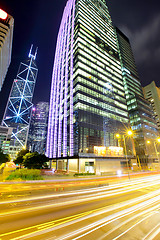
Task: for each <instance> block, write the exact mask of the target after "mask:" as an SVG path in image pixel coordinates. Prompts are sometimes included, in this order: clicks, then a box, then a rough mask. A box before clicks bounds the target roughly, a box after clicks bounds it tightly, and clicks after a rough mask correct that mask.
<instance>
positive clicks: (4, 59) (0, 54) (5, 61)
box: [0, 9, 14, 91]
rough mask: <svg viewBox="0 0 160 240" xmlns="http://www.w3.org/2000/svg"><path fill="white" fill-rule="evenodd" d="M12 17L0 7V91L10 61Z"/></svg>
mask: <svg viewBox="0 0 160 240" xmlns="http://www.w3.org/2000/svg"><path fill="white" fill-rule="evenodd" d="M13 27H14V19H13V17H12V16H10V15H9V14H7V13H6V12H4V11H3V10H2V9H0V91H1V88H2V85H3V82H4V79H5V77H6V74H7V71H8V67H9V65H10V62H11V52H12V40H13Z"/></svg>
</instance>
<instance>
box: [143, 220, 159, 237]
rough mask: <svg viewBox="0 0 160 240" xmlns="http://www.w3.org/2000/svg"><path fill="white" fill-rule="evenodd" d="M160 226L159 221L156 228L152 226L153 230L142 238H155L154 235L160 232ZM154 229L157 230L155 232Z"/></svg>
mask: <svg viewBox="0 0 160 240" xmlns="http://www.w3.org/2000/svg"><path fill="white" fill-rule="evenodd" d="M159 226H160V223H158V224H157V225H156V226H155V227H154V228H152V230H151V231H150V232H149V233H148V234H147V235H146V236H145V237H144V238H142V240H152V239H154V237H156V235H157V234H159V232H160V228H159ZM157 227H158V229H157V230H156V231H155V229H156V228H157ZM153 231H155V232H154V233H153ZM155 234H156V235H155ZM149 235H151V236H150V237H148V236H149Z"/></svg>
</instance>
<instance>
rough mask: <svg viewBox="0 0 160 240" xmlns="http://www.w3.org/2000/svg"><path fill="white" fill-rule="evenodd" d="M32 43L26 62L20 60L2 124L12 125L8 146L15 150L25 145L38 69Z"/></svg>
mask: <svg viewBox="0 0 160 240" xmlns="http://www.w3.org/2000/svg"><path fill="white" fill-rule="evenodd" d="M32 48H33V45H31V49H30V52H29V55H28V60H27V61H26V62H21V63H20V67H19V70H18V73H17V77H16V79H15V80H14V81H13V84H12V88H11V92H10V96H9V99H8V103H7V106H6V110H5V114H4V117H3V121H2V124H3V125H5V126H7V127H12V128H13V132H12V137H11V142H10V146H12V147H14V148H16V149H15V151H18V150H20V149H22V147H24V146H26V143H27V137H28V130H29V125H30V114H31V109H32V106H33V104H32V98H33V93H34V87H35V83H36V78H37V73H38V69H37V66H36V63H35V60H36V55H37V49H36V51H35V53H34V54H32Z"/></svg>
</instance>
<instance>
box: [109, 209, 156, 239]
mask: <svg viewBox="0 0 160 240" xmlns="http://www.w3.org/2000/svg"><path fill="white" fill-rule="evenodd" d="M155 208H156V207H154V209H155ZM154 209H153V208H152V210H154ZM149 211H150V210H149ZM154 214H155V213H152V214H151V215H154ZM149 217H151V216H150V215H149V216H146V217H144V218H142V219H141V220H139V221H138V222H136V223H135V224H133V225H132V227H130V228H128V229H127V230H126V231H124V232H123V233H121V234H120V235H118V236H117V237H115V238H113V239H112V240H117V239H118V238H120V237H122V236H123V235H125V234H126V233H127V232H129V231H130V230H131V229H133V228H134V227H136V226H137V225H138V224H140V223H141V222H143V221H145V220H146V219H147V218H149Z"/></svg>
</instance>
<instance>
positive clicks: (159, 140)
mask: <svg viewBox="0 0 160 240" xmlns="http://www.w3.org/2000/svg"><path fill="white" fill-rule="evenodd" d="M150 143H151V141H150V140H147V144H150ZM156 143H160V138H157V139H156V140H155V141H154V142H153V144H154V148H155V152H156V156H157V158H158V162H159V156H158V151H157V146H156Z"/></svg>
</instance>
